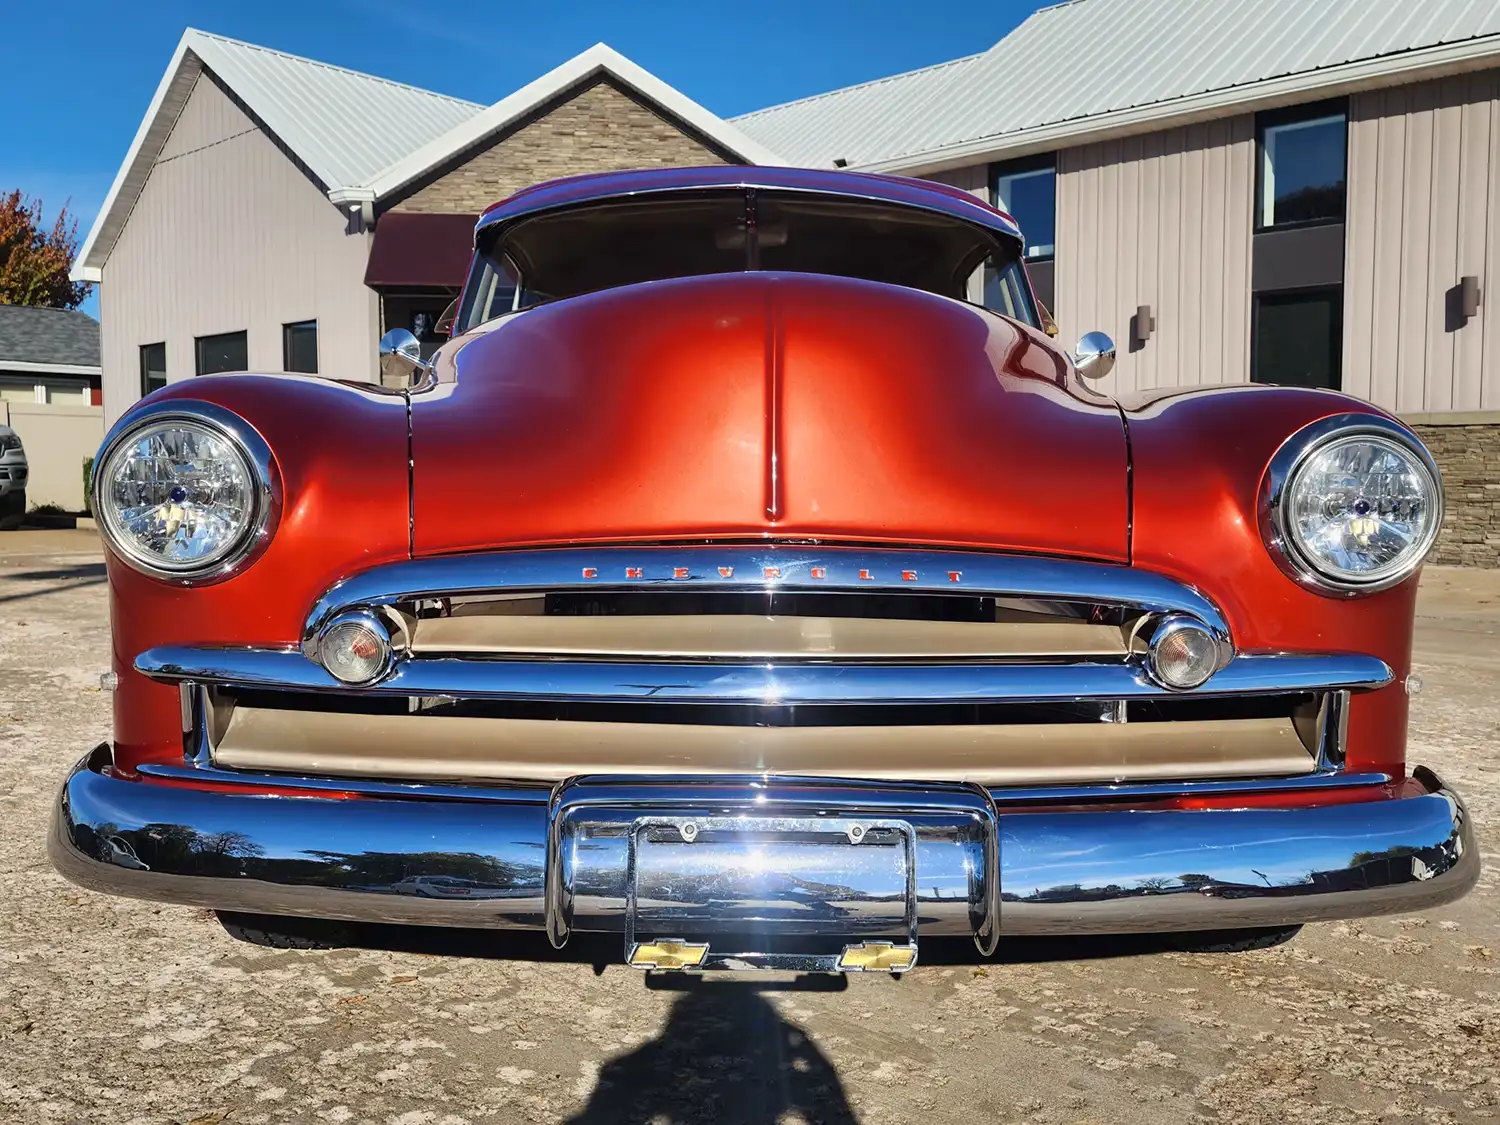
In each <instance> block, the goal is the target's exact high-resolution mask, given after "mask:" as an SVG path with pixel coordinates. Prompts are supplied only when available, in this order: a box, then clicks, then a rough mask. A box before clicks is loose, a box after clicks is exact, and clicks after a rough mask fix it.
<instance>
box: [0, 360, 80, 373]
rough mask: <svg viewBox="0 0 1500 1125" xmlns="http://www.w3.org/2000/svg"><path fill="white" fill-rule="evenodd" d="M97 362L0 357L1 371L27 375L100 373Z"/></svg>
mask: <svg viewBox="0 0 1500 1125" xmlns="http://www.w3.org/2000/svg"><path fill="white" fill-rule="evenodd" d="M99 370H100V369H99V365H98V364H97V363H45V362H40V361H38V360H32V359H4V358H0V371H7V372H8V371H18V372H21V373H22V374H25V375H30V374H33V373H35V374H38V375H84V376H94V375H97V374H99Z"/></svg>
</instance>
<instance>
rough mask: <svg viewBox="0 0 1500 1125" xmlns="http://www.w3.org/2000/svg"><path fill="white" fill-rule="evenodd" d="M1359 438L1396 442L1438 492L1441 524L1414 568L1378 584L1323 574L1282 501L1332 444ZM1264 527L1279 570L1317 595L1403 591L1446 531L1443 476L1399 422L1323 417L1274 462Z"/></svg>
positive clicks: (1264, 496) (1264, 495)
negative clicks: (1293, 530)
mask: <svg viewBox="0 0 1500 1125" xmlns="http://www.w3.org/2000/svg"><path fill="white" fill-rule="evenodd" d="M1360 434H1370V435H1373V436H1375V437H1381V438H1385V439H1387V440H1388V441H1395V442H1397V443H1398V444H1400V445H1403V446H1405V447H1406V448H1407V449H1409V450H1410V451H1411V452H1412V453H1414V454H1416V456H1417V458H1418V460H1420V461H1421V462H1422V465H1423V466H1424V467H1425V468H1426V470H1427V473H1428V475H1429V476H1430V477H1431V478H1432V484H1433V488H1434V489H1435V490H1436V495H1435V496H1434V498H1433V499H1434V507H1435V509H1436V512H1437V519H1436V520H1434V521H1433V523H1432V527H1431V530H1430V532H1429V534H1428V535H1427V536H1426V542H1425V544H1424V545H1423V547H1422V550H1421V551H1419V552H1418V553H1417V554H1416V556H1415V557H1414V558H1413V560H1412V562H1411V564H1410V565H1408V566H1406V567H1404V568H1403V569H1402V570H1400V571H1397V572H1396V573H1394V574H1390V575H1387V576H1386V577H1384V578H1381V579H1377V580H1376V581H1374V582H1340V581H1337V580H1335V579H1333V578H1330V577H1329V576H1328V575H1326V574H1324V573H1323V572H1322V571H1321V570H1319V569H1318V568H1317V567H1316V566H1315V565H1313V563H1312V562H1311V561H1310V560H1309V559H1307V558H1306V557H1305V556H1304V555H1303V553H1302V552H1301V551H1300V550H1298V548H1297V545H1296V543H1295V541H1294V540H1293V538H1292V537H1291V534H1290V533H1289V532H1288V531H1287V527H1286V507H1285V504H1284V503H1283V500H1284V497H1285V493H1286V490H1287V487H1288V486H1289V485H1290V484H1291V483H1292V481H1293V479H1294V478H1295V477H1296V475H1297V471H1298V470H1299V469H1300V468H1301V467H1302V465H1303V464H1304V463H1305V462H1306V461H1307V459H1308V458H1309V457H1311V456H1312V455H1313V454H1314V453H1316V452H1317V451H1318V450H1319V449H1321V448H1322V447H1323V446H1325V445H1327V444H1328V443H1329V442H1331V441H1337V440H1338V439H1340V438H1346V437H1357V436H1359V435H1360ZM1260 525H1261V537H1262V538H1263V539H1264V540H1265V542H1266V547H1267V548H1268V549H1269V551H1270V553H1271V557H1272V558H1273V559H1274V560H1275V561H1276V565H1277V566H1278V567H1279V568H1280V569H1281V571H1282V573H1283V574H1285V575H1286V576H1287V577H1288V578H1291V579H1292V580H1293V581H1295V582H1297V583H1299V584H1300V585H1303V586H1306V587H1308V588H1309V589H1312V590H1316V591H1317V592H1318V593H1320V594H1331V595H1333V596H1335V597H1343V598H1352V597H1357V596H1359V595H1360V594H1373V593H1376V592H1377V591H1380V590H1389V589H1390V588H1391V587H1392V586H1398V585H1400V584H1401V583H1402V582H1405V581H1406V580H1407V579H1408V578H1410V577H1411V575H1412V572H1413V571H1415V570H1416V569H1417V568H1418V567H1420V566H1421V565H1422V562H1423V560H1424V559H1426V557H1427V555H1428V553H1429V552H1430V551H1431V550H1432V545H1433V543H1435V542H1436V541H1437V537H1438V533H1439V532H1440V531H1441V530H1442V526H1443V474H1442V472H1441V470H1439V469H1438V466H1437V462H1436V461H1434V460H1433V458H1432V454H1431V453H1430V452H1429V451H1428V449H1427V446H1426V445H1424V444H1423V442H1422V439H1421V438H1419V437H1417V435H1416V434H1415V433H1413V432H1412V431H1411V430H1410V429H1408V428H1407V427H1406V426H1404V425H1402V424H1401V423H1400V422H1397V421H1395V420H1394V419H1391V418H1386V417H1384V416H1383V415H1380V414H1335V415H1331V416H1330V417H1327V418H1319V419H1318V420H1317V421H1316V422H1310V423H1309V424H1307V425H1306V426H1303V427H1302V428H1301V429H1300V430H1298V431H1297V432H1296V433H1294V434H1292V436H1291V437H1289V438H1287V439H1286V441H1284V442H1283V443H1282V444H1281V447H1280V448H1279V449H1277V451H1276V452H1275V454H1274V455H1273V456H1272V457H1271V463H1270V465H1269V466H1268V467H1267V469H1266V481H1265V485H1264V487H1263V488H1262V489H1261V502H1260Z"/></svg>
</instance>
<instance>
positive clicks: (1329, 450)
mask: <svg viewBox="0 0 1500 1125" xmlns="http://www.w3.org/2000/svg"><path fill="white" fill-rule="evenodd" d="M1361 422H1362V423H1363V425H1359V426H1358V427H1357V428H1356V429H1355V432H1342V433H1341V432H1339V430H1338V429H1333V430H1332V431H1331V432H1329V433H1328V434H1327V435H1326V436H1324V437H1323V438H1322V439H1321V440H1317V441H1314V442H1312V443H1309V444H1308V445H1307V446H1306V447H1305V448H1304V449H1302V450H1301V451H1300V453H1299V455H1298V456H1297V458H1296V460H1295V463H1294V464H1292V465H1291V466H1290V467H1289V468H1288V469H1287V471H1286V476H1285V481H1284V483H1283V484H1282V485H1281V487H1280V489H1279V496H1277V497H1275V500H1274V503H1275V530H1276V533H1277V538H1278V539H1279V540H1280V543H1279V546H1280V548H1281V550H1282V551H1283V552H1284V553H1285V554H1286V556H1287V558H1288V561H1290V562H1291V563H1292V564H1293V565H1294V567H1295V568H1296V569H1297V570H1298V571H1299V572H1300V573H1301V574H1302V575H1303V576H1305V577H1308V578H1311V579H1313V580H1314V581H1315V582H1317V583H1319V584H1322V585H1331V586H1334V587H1336V588H1338V589H1340V590H1342V591H1348V592H1367V591H1373V590H1383V589H1386V588H1387V587H1390V586H1393V585H1395V584H1396V583H1398V582H1400V581H1401V580H1402V579H1404V578H1406V577H1407V576H1408V575H1409V574H1411V572H1412V571H1414V570H1415V569H1416V568H1417V567H1418V566H1419V565H1421V562H1422V559H1423V558H1425V557H1426V555H1427V552H1428V551H1429V550H1431V548H1432V544H1433V541H1434V540H1435V539H1436V538H1437V534H1438V530H1439V528H1440V527H1441V526H1442V521H1443V494H1442V486H1441V484H1440V483H1439V479H1438V473H1437V468H1436V466H1435V465H1434V464H1433V462H1432V459H1431V457H1430V456H1429V455H1428V454H1427V452H1426V451H1425V450H1424V449H1423V448H1422V447H1421V445H1420V443H1419V442H1418V441H1417V439H1416V438H1415V437H1410V436H1408V435H1407V434H1405V433H1403V432H1401V431H1399V430H1397V429H1396V427H1394V426H1390V427H1389V429H1390V432H1388V433H1387V432H1372V430H1370V429H1369V428H1367V427H1368V423H1369V419H1361ZM1344 429H1345V430H1348V429H1349V427H1344ZM1274 469H1275V466H1274V465H1273V470H1274Z"/></svg>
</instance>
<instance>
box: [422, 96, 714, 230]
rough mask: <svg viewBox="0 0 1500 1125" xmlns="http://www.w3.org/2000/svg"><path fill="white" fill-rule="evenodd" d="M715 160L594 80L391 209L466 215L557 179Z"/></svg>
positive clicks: (691, 140) (673, 127)
mask: <svg viewBox="0 0 1500 1125" xmlns="http://www.w3.org/2000/svg"><path fill="white" fill-rule="evenodd" d="M722 163H725V161H724V159H723V158H722V157H721V156H720V155H719V154H718V153H716V152H714V151H713V150H712V149H710V148H708V147H707V146H705V145H703V144H702V143H701V142H699V141H698V140H696V139H695V138H693V137H691V136H689V135H687V134H686V133H684V132H683V131H682V128H681V126H679V125H676V124H674V123H673V122H672V121H670V120H668V119H667V118H665V117H662V116H661V115H660V114H658V113H655V112H654V111H652V110H650V109H648V108H646V107H645V106H643V105H641V104H640V103H639V102H637V101H635V100H634V99H632V98H630V97H628V96H626V95H625V94H623V93H622V92H620V90H618V89H616V88H615V87H614V86H612V85H610V84H609V83H608V82H599V83H597V84H596V85H593V86H590V87H588V88H587V89H585V90H582V91H580V92H579V93H578V94H576V95H575V96H574V97H572V98H571V99H570V100H568V101H566V102H563V103H562V104H561V105H559V106H557V107H555V108H554V109H552V110H551V111H550V112H548V113H546V114H545V115H543V116H542V117H540V118H537V119H536V120H534V121H531V122H530V123H528V124H526V125H523V126H522V127H521V128H520V129H517V130H515V131H514V132H512V133H509V134H506V135H502V136H501V138H500V139H499V140H498V141H496V142H495V143H493V144H491V145H490V146H489V147H488V148H485V149H481V150H480V151H479V152H476V153H474V154H473V155H471V156H469V157H468V158H467V159H466V160H465V161H464V162H463V163H462V164H459V165H458V166H457V167H454V168H451V169H449V170H447V171H445V172H444V173H443V174H442V175H441V176H440V177H438V178H437V179H434V180H431V181H430V182H427V183H425V184H424V185H423V186H421V187H420V188H418V190H417V191H415V192H414V193H413V194H411V195H409V196H407V197H406V198H405V199H403V200H401V202H399V203H397V204H396V205H395V207H394V208H392V209H393V210H396V211H445V212H450V213H458V214H466V215H472V214H477V213H478V212H480V211H482V210H484V208H486V207H488V206H489V205H490V204H491V203H494V202H495V201H496V200H497V199H503V198H505V197H506V196H507V195H510V194H512V193H513V192H516V191H519V190H520V189H521V188H523V187H529V186H530V185H532V184H535V183H539V182H541V181H543V180H550V179H555V178H556V177H558V176H573V175H577V174H579V173H582V172H614V171H621V170H623V169H627V168H658V167H669V166H674V165H684V164H722Z"/></svg>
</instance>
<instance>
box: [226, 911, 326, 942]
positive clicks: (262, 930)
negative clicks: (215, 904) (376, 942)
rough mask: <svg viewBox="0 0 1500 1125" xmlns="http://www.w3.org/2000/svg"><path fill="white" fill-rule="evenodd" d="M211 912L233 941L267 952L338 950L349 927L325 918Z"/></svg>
mask: <svg viewBox="0 0 1500 1125" xmlns="http://www.w3.org/2000/svg"><path fill="white" fill-rule="evenodd" d="M215 913H216V914H217V915H218V917H219V924H220V925H221V926H223V927H224V931H225V932H226V933H227V934H228V935H229V936H230V937H232V938H234V939H235V941H243V942H246V943H248V944H250V945H259V946H263V947H264V948H267V949H341V948H343V947H344V946H346V945H348V944H349V927H348V926H346V925H344V924H342V923H340V922H332V921H329V920H328V919H326V918H280V917H277V916H276V915H273V914H237V913H234V912H232V911H228V910H218V911H215Z"/></svg>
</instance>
